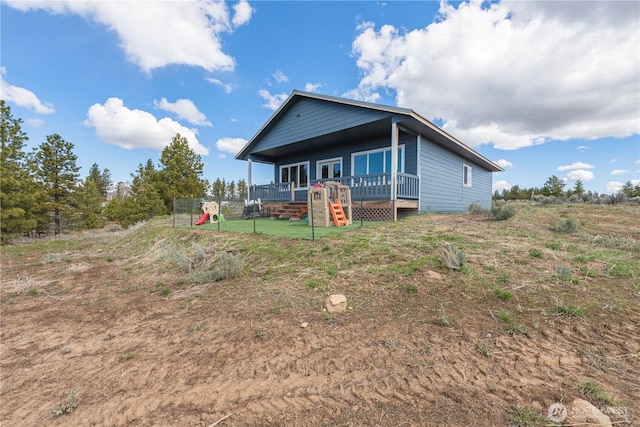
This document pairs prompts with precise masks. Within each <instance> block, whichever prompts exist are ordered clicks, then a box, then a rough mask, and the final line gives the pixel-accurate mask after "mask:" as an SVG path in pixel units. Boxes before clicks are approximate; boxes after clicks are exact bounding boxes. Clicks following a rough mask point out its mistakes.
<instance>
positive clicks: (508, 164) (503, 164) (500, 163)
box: [496, 159, 513, 168]
mask: <svg viewBox="0 0 640 427" xmlns="http://www.w3.org/2000/svg"><path fill="white" fill-rule="evenodd" d="M496 164H497V165H498V166H500V167H501V168H512V167H513V163H511V162H510V161H509V160H505V159H500V160H497V161H496Z"/></svg>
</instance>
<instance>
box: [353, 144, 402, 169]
mask: <svg viewBox="0 0 640 427" xmlns="http://www.w3.org/2000/svg"><path fill="white" fill-rule="evenodd" d="M351 169H352V171H353V176H361V175H375V174H383V173H389V172H391V148H379V149H377V150H369V151H361V152H359V153H353V154H352V155H351ZM398 172H404V145H399V146H398Z"/></svg>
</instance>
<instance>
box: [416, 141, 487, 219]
mask: <svg viewBox="0 0 640 427" xmlns="http://www.w3.org/2000/svg"><path fill="white" fill-rule="evenodd" d="M463 164H465V165H467V166H470V167H471V168H472V172H471V187H465V186H463V185H462V165H463ZM420 178H421V179H420V194H421V199H420V212H442V213H453V212H467V211H468V209H469V205H471V204H472V203H479V204H480V205H481V206H482V207H483V208H484V209H489V208H491V182H492V175H491V172H490V171H488V170H486V169H483V168H481V167H480V166H478V165H477V164H474V163H472V162H469V161H468V160H466V159H463V158H462V157H460V156H458V155H456V154H454V153H452V152H450V151H448V150H445V149H444V148H442V147H441V146H439V145H436V144H434V143H432V142H431V141H428V140H425V139H422V141H421V146H420Z"/></svg>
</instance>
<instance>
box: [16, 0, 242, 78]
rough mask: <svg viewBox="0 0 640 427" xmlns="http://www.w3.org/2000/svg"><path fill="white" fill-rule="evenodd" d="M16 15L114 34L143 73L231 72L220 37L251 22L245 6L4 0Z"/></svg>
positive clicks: (206, 2) (232, 61)
mask: <svg viewBox="0 0 640 427" xmlns="http://www.w3.org/2000/svg"><path fill="white" fill-rule="evenodd" d="M5 3H6V4H8V5H9V6H12V7H14V8H16V9H19V10H22V11H29V10H38V9H41V10H44V11H46V12H48V13H51V14H76V15H79V16H81V17H83V18H84V19H85V20H87V21H94V22H97V23H99V24H102V25H104V26H105V27H107V28H109V29H110V30H113V31H115V32H116V33H117V34H118V36H119V38H120V46H121V48H122V49H123V50H124V52H125V54H126V56H127V58H128V59H129V60H130V61H131V62H133V63H135V64H137V65H138V66H139V67H140V68H141V69H142V70H143V71H145V72H147V73H149V72H150V71H151V70H153V69H155V68H161V67H164V66H166V65H168V64H184V65H190V66H197V67H202V68H204V69H206V70H208V71H214V70H232V69H233V68H234V66H235V61H234V59H233V58H232V57H231V56H229V55H227V54H226V53H224V52H223V50H222V43H221V41H220V38H221V35H222V34H223V33H225V32H226V33H230V32H232V31H233V30H234V29H235V28H236V27H237V26H239V25H242V24H245V23H247V22H248V21H249V19H250V18H251V13H252V9H251V7H250V6H249V4H248V3H247V2H246V1H241V2H240V3H238V4H237V5H236V6H234V8H233V9H234V12H235V15H234V16H233V17H231V13H230V11H229V9H228V8H227V6H226V3H225V2H217V1H212V0H207V1H157V2H152V3H151V2H147V1H74V0H62V1H50V0H33V1H28V2H26V1H21V0H9V1H6V2H5Z"/></svg>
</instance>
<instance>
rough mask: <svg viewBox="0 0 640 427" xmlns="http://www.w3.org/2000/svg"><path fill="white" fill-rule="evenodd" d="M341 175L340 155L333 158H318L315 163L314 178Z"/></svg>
mask: <svg viewBox="0 0 640 427" xmlns="http://www.w3.org/2000/svg"><path fill="white" fill-rule="evenodd" d="M341 176H342V157H336V158H335V159H327V160H319V161H318V162H317V163H316V178H317V179H329V178H340V177H341Z"/></svg>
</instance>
